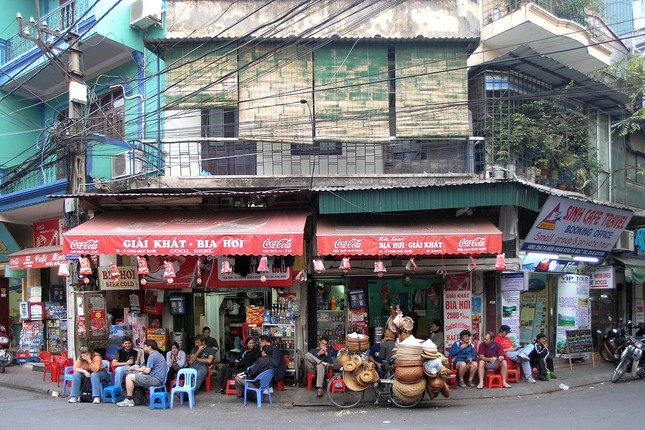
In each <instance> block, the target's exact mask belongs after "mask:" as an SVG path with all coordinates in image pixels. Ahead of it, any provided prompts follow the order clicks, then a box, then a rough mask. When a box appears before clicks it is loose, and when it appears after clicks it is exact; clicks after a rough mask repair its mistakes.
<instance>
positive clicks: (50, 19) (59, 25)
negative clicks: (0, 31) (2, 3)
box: [5, 0, 90, 62]
mask: <svg viewBox="0 0 645 430" xmlns="http://www.w3.org/2000/svg"><path fill="white" fill-rule="evenodd" d="M89 8H90V0H70V1H68V2H67V3H65V4H64V5H62V6H60V7H58V8H56V9H54V10H53V11H51V12H50V13H48V14H47V15H44V16H42V17H41V18H40V21H41V23H46V25H47V28H50V29H52V30H55V31H59V32H61V33H65V32H66V31H67V30H69V29H70V28H74V27H75V26H77V24H78V22H77V20H78V19H80V18H81V17H82V16H83V14H85V12H87V10H88V9H89ZM5 12H6V11H5ZM17 12H20V11H17ZM29 18H30V17H24V19H29ZM33 18H36V17H33ZM22 30H23V31H24V30H29V31H31V32H32V33H35V31H36V30H35V29H30V28H29V27H25V29H22ZM30 37H34V38H37V37H38V35H37V34H31V33H30ZM34 48H36V45H35V44H34V42H32V41H31V40H28V39H25V38H24V37H21V36H20V34H16V35H14V36H12V37H11V38H9V39H8V40H7V55H6V59H5V61H6V62H9V61H12V60H14V59H16V58H19V57H20V56H21V55H24V54H26V53H27V52H29V51H31V50H32V49H34Z"/></svg>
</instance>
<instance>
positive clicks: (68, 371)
mask: <svg viewBox="0 0 645 430" xmlns="http://www.w3.org/2000/svg"><path fill="white" fill-rule="evenodd" d="M70 360H72V361H74V359H73V358H70ZM73 374H74V363H72V365H71V366H67V367H65V370H64V371H63V395H65V393H66V392H67V384H68V383H69V389H70V390H71V389H72V375H73Z"/></svg>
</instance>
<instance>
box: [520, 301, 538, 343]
mask: <svg viewBox="0 0 645 430" xmlns="http://www.w3.org/2000/svg"><path fill="white" fill-rule="evenodd" d="M536 296H537V293H534V292H526V293H524V294H522V297H521V298H520V343H521V344H522V345H525V344H527V343H530V342H531V340H532V339H533V323H534V321H535V300H536Z"/></svg>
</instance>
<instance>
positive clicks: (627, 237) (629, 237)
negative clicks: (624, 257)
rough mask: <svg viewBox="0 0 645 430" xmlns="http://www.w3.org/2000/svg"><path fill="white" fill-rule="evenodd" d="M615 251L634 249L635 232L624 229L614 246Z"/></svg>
mask: <svg viewBox="0 0 645 430" xmlns="http://www.w3.org/2000/svg"><path fill="white" fill-rule="evenodd" d="M614 250H615V251H633V250H634V232H633V231H631V230H623V232H622V233H621V234H620V237H619V238H618V241H617V242H616V245H615V246H614Z"/></svg>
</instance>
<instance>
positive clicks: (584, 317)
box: [555, 275, 591, 358]
mask: <svg viewBox="0 0 645 430" xmlns="http://www.w3.org/2000/svg"><path fill="white" fill-rule="evenodd" d="M589 282H590V281H589V276H586V275H562V276H560V277H559V278H558V307H557V309H558V317H557V324H558V326H557V331H556V338H555V343H556V356H558V357H562V358H568V357H569V354H567V336H566V331H567V330H583V329H584V330H591V318H590V312H589ZM570 355H571V358H583V357H585V356H586V355H587V354H586V353H575V354H570Z"/></svg>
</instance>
